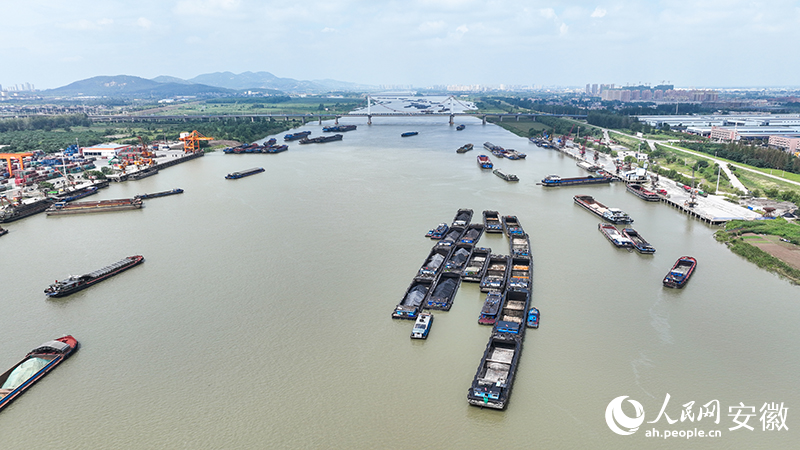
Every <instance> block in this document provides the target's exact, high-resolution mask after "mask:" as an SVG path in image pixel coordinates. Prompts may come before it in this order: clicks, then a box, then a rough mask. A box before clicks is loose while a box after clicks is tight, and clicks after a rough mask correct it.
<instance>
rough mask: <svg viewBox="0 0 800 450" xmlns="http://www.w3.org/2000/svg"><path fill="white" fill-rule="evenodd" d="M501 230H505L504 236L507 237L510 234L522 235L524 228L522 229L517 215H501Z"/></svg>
mask: <svg viewBox="0 0 800 450" xmlns="http://www.w3.org/2000/svg"><path fill="white" fill-rule="evenodd" d="M501 220H502V222H503V231H505V233H506V236H508V237H509V238H510V237H511V236H524V235H525V230H523V229H522V225H520V224H519V220H518V219H517V216H503V217H502V219H501Z"/></svg>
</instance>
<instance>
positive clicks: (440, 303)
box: [424, 272, 461, 311]
mask: <svg viewBox="0 0 800 450" xmlns="http://www.w3.org/2000/svg"><path fill="white" fill-rule="evenodd" d="M459 286H461V273H460V272H459V273H449V272H442V274H441V275H439V279H438V280H437V281H436V283H434V286H433V288H432V290H431V293H430V296H428V301H427V302H426V303H425V306H424V308H425V309H436V310H440V311H450V308H451V307H452V306H453V300H454V299H455V297H456V292H458V288H459Z"/></svg>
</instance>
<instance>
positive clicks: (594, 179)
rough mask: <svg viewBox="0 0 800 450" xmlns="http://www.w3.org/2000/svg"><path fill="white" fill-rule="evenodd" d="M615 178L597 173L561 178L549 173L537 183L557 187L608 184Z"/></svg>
mask: <svg viewBox="0 0 800 450" xmlns="http://www.w3.org/2000/svg"><path fill="white" fill-rule="evenodd" d="M613 180H614V179H613V178H612V177H609V176H604V175H603V176H596V175H589V176H588V177H572V178H561V177H560V176H558V175H548V176H546V177H544V179H543V180H542V181H541V182H540V183H537V184H539V185H541V186H546V187H556V186H575V185H578V184H607V183H611V181H613Z"/></svg>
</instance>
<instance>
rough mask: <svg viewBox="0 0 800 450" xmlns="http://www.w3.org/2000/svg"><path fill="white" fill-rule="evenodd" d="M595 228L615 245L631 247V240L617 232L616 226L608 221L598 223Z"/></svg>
mask: <svg viewBox="0 0 800 450" xmlns="http://www.w3.org/2000/svg"><path fill="white" fill-rule="evenodd" d="M597 229H598V230H600V232H601V233H603V235H604V236H605V237H606V239H608V241H609V242H611V243H612V244H614V245H615V246H617V247H633V241H631V240H630V239H629V238H628V237H626V236H624V235H623V234H622V233H620V232H619V230H618V229H617V227H615V226H614V225H611V224H608V223H602V222H601V223H598V224H597Z"/></svg>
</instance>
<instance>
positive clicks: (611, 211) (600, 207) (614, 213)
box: [573, 195, 633, 223]
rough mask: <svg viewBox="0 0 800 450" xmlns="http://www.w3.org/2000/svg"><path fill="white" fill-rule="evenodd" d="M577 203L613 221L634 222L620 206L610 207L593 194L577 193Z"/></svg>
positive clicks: (604, 218) (575, 198)
mask: <svg viewBox="0 0 800 450" xmlns="http://www.w3.org/2000/svg"><path fill="white" fill-rule="evenodd" d="M573 200H574V201H575V203H576V204H578V205H580V206H582V207H583V208H585V209H586V210H587V211H589V212H591V213H593V214H596V215H598V216H600V217H601V218H603V220H607V221H609V222H611V223H633V219H631V217H630V216H629V215H628V214H627V213H625V212H624V211H622V210H621V209H619V208H609V207H607V206H606V205H604V204H602V203H600V202H598V201H596V200H595V199H594V198H593V197H592V196H591V195H576V196H575V197H573Z"/></svg>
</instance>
